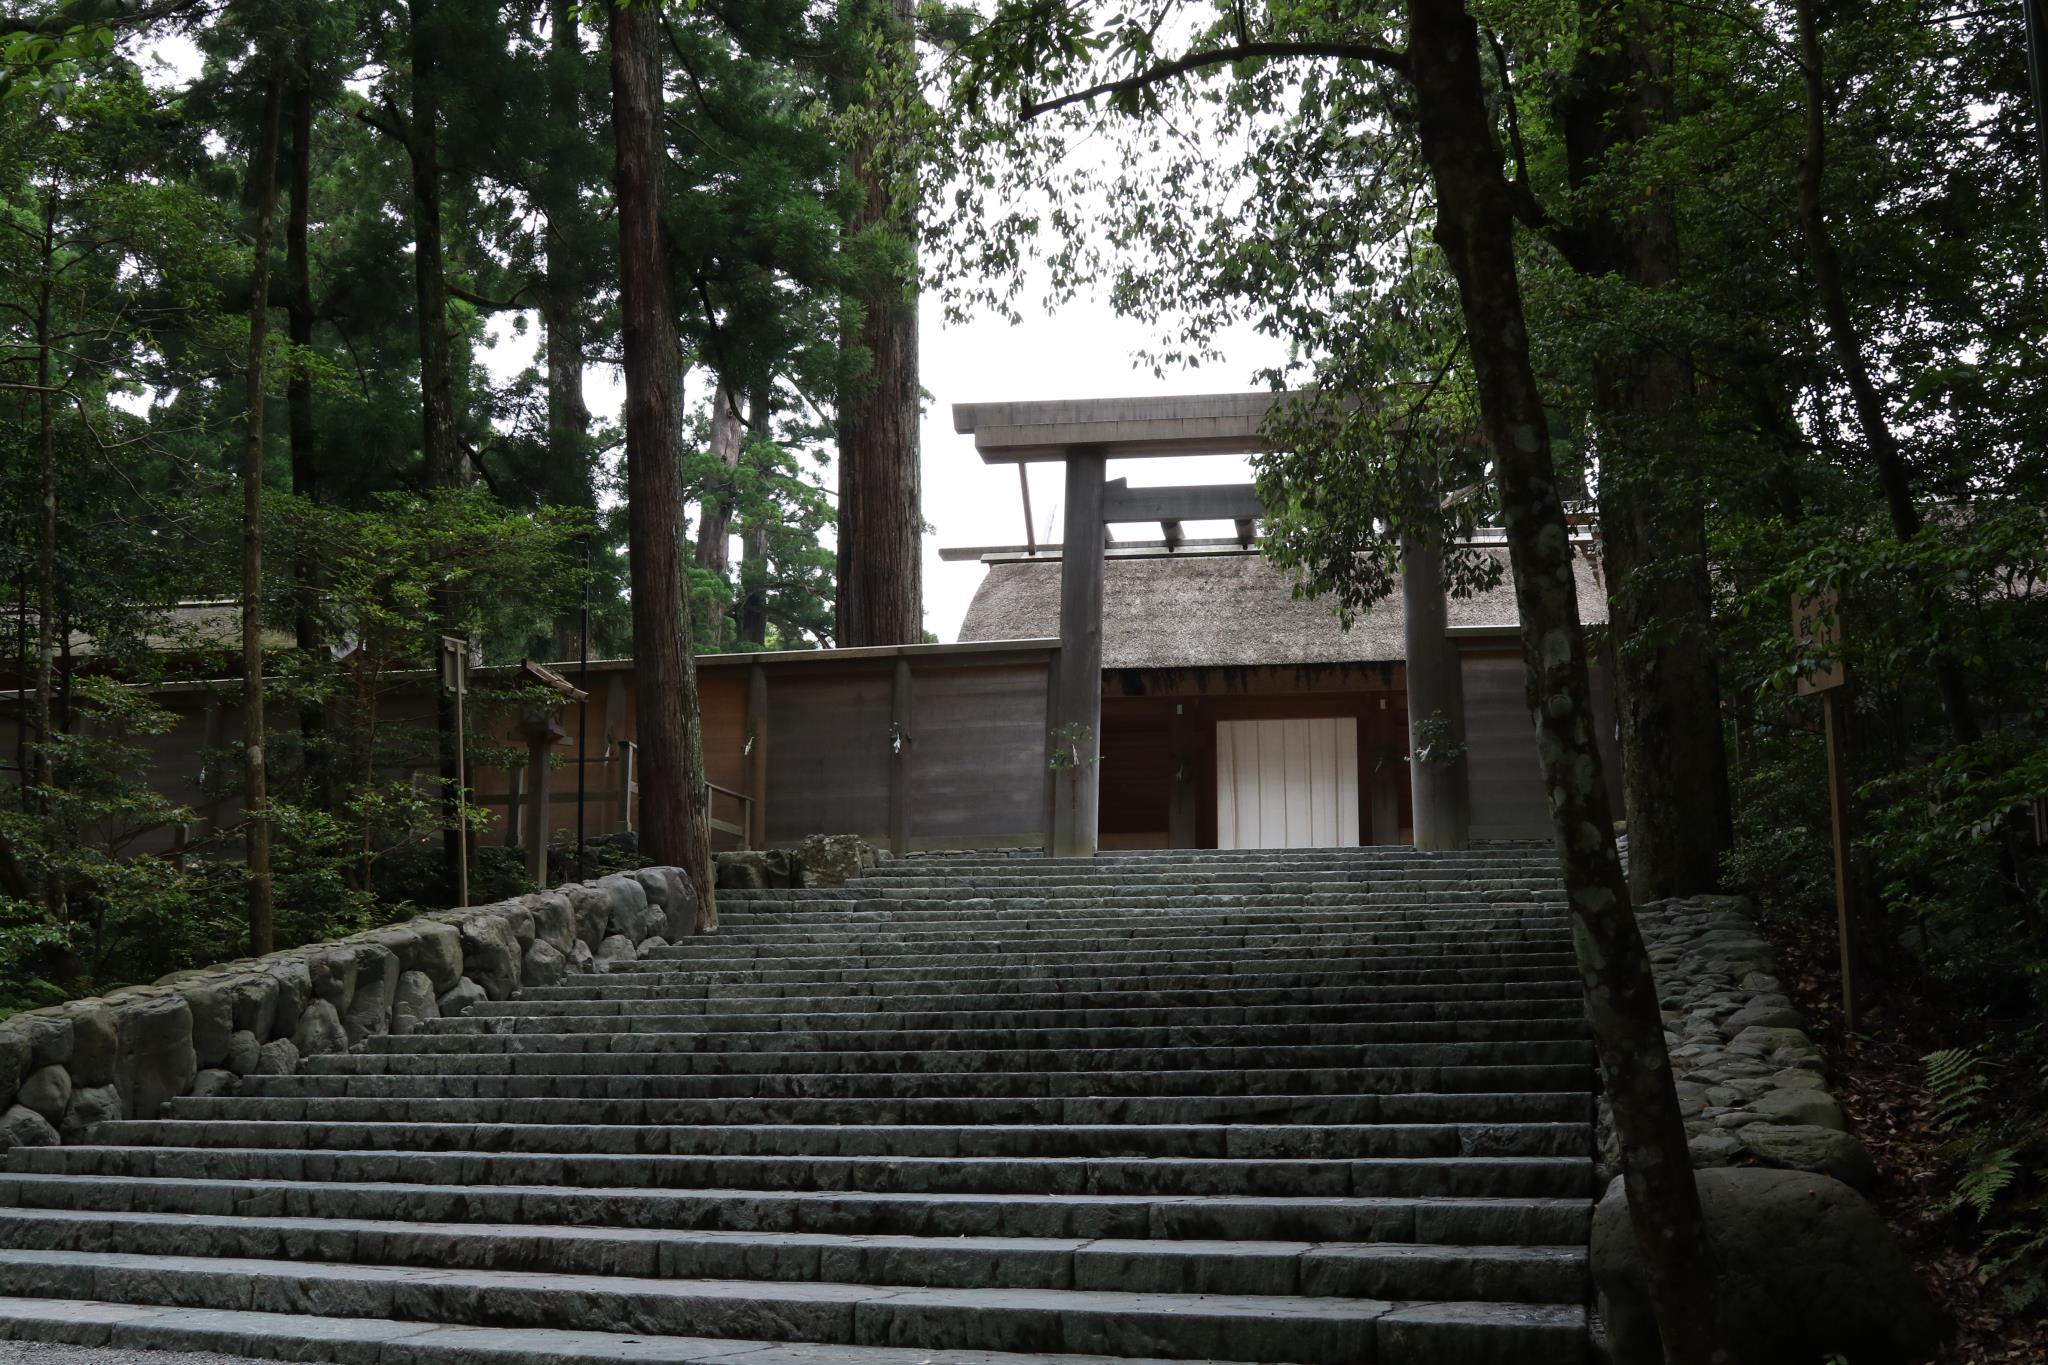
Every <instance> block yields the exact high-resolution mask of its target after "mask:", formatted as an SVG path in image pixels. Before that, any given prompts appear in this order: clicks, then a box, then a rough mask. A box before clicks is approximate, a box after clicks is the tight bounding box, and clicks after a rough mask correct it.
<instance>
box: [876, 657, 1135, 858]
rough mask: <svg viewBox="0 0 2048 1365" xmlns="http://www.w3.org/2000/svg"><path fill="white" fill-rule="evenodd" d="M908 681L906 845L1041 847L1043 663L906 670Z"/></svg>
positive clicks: (1043, 803) (1045, 774) (1044, 777)
mask: <svg viewBox="0 0 2048 1365" xmlns="http://www.w3.org/2000/svg"><path fill="white" fill-rule="evenodd" d="M911 674H912V677H913V679H914V683H913V696H912V703H911V716H912V718H911V724H910V732H911V756H912V757H911V768H910V820H911V825H910V842H911V846H912V847H914V848H956V847H972V846H977V845H978V846H981V847H991V846H995V845H1003V844H1009V845H1018V846H1023V847H1034V846H1036V845H1038V844H1039V843H1041V842H1043V840H1044V836H1045V810H1046V782H1047V780H1048V778H1049V773H1048V771H1047V769H1046V758H1045V732H1046V716H1045V700H1046V670H1045V665H1044V664H1043V663H1042V662H1032V663H1014V662H1011V663H992V664H986V665H980V666H975V665H972V664H970V663H968V662H967V661H965V660H963V661H961V662H959V663H957V664H952V665H950V666H948V667H945V668H926V669H919V668H918V667H917V665H916V664H915V663H913V664H912V666H911ZM1105 804H1106V801H1105Z"/></svg>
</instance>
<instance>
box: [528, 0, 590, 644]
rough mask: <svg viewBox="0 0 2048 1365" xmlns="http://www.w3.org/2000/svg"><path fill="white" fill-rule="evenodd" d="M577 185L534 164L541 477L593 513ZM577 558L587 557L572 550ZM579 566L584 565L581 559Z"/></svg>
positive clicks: (558, 46) (563, 18) (554, 84)
mask: <svg viewBox="0 0 2048 1365" xmlns="http://www.w3.org/2000/svg"><path fill="white" fill-rule="evenodd" d="M576 10H577V5H576V0H549V9H548V46H549V49H550V51H549V54H548V118H549V121H550V122H551V123H552V124H553V126H554V127H555V128H557V129H563V128H577V127H580V126H581V119H582V109H581V106H580V102H579V101H578V99H577V93H576V80H575V72H574V64H575V63H576V62H577V61H578V60H579V59H580V58H581V56H582V53H583V45H582V42H581V39H580V37H579V34H578V29H577V19H576ZM578 189H579V187H578V185H577V184H576V181H575V175H574V171H573V169H572V168H570V167H566V166H552V165H551V166H548V167H544V168H543V169H542V174H541V183H540V195H541V207H542V211H543V212H544V213H545V214H546V217H547V224H546V229H545V230H546V233H547V259H546V275H545V278H544V279H543V280H542V282H541V291H540V315H541V327H542V329H543V330H544V331H545V333H546V335H547V347H546V354H547V371H548V464H549V466H550V469H549V475H548V477H549V481H550V484H551V486H552V487H553V488H554V490H555V496H556V497H557V498H558V499H559V500H560V501H562V502H564V503H567V504H569V505H572V506H575V507H581V508H584V509H586V510H588V511H589V512H591V513H592V514H593V517H594V515H595V513H596V511H597V490H596V488H595V487H594V486H593V483H592V479H591V456H590V405H589V404H588V403H587V402H585V401H584V397H583V370H584V363H585V360H584V357H585V333H584V324H583V306H584V296H585V291H584V288H583V285H582V282H581V276H580V274H579V272H578V269H577V260H576V255H575V253H574V252H573V251H572V250H571V249H570V248H569V247H568V246H567V245H566V243H565V240H564V234H565V233H566V232H567V231H568V230H569V225H570V223H571V221H572V220H573V219H574V218H575V216H576V214H577V212H578V200H577V193H578ZM576 554H577V556H578V561H579V563H581V562H583V561H585V560H587V558H588V556H587V555H585V554H584V551H583V548H582V547H580V546H579V547H578V548H577V550H576ZM586 568H587V565H586ZM583 615H584V614H583V610H582V609H581V608H580V607H579V608H577V609H576V610H573V611H565V612H563V613H562V614H561V615H560V616H558V617H556V618H555V656H556V657H557V658H561V659H573V658H577V657H580V656H581V654H582V652H583V649H584V643H585V642H584V640H583V638H582V636H583V629H584V622H583Z"/></svg>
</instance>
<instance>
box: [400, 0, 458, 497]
mask: <svg viewBox="0 0 2048 1365" xmlns="http://www.w3.org/2000/svg"><path fill="white" fill-rule="evenodd" d="M434 5H435V0H412V34H411V41H412V48H411V60H412V117H411V121H410V125H409V126H408V128H407V130H406V131H407V137H406V154H407V156H408V157H409V159H410V160H411V163H412V234H413V257H412V261H413V306H414V312H415V313H416V314H417V317H418V322H419V331H420V418H421V439H420V450H421V452H422V454H423V455H424V456H425V458H426V483H427V487H429V488H460V487H461V486H462V484H463V482H464V480H463V477H462V473H463V459H462V451H461V448H460V446H459V445H458V444H457V441H456V433H455V381H454V378H453V373H452V369H451V364H450V361H449V350H450V344H449V339H448V279H447V274H446V266H445V264H444V262H443V260H442V250H441V128H440V123H441V99H440V77H441V70H440V34H439V33H438V32H437V31H436V29H437V26H438V23H439V18H438V15H437V14H436V11H435V7H434Z"/></svg>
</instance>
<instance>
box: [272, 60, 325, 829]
mask: <svg viewBox="0 0 2048 1365" xmlns="http://www.w3.org/2000/svg"><path fill="white" fill-rule="evenodd" d="M308 60H309V58H308V56H307V52H306V48H305V45H304V44H300V45H299V48H298V51H297V54H296V58H295V63H294V64H295V66H296V68H297V70H296V71H295V72H294V76H293V80H292V83H291V92H290V94H291V110H290V117H291V130H292V131H291V137H292V155H291V176H292V180H291V191H290V196H289V200H290V202H289V206H288V208H287V210H286V218H285V228H284V279H285V317H286V326H287V328H288V330H289V334H290V336H291V343H292V349H293V351H294V352H295V354H294V357H293V361H292V367H291V373H290V375H289V376H288V377H287V378H286V380H285V391H284V396H285V414H286V416H285V420H286V423H287V425H288V427H289V431H290V436H291V450H292V492H293V493H295V494H297V495H298V496H299V497H302V498H304V499H306V500H307V501H308V502H318V501H319V500H320V457H319V452H318V451H317V450H315V448H314V427H313V371H312V367H311V366H310V365H308V364H307V363H306V362H305V357H306V356H307V355H308V354H310V352H311V350H312V347H313V274H312V262H311V258H310V255H309V253H308V247H307V229H308V225H309V223H310V222H311V219H312V199H313V85H312V72H311V71H310V70H308V69H307V63H308ZM319 608H320V564H319V561H318V559H317V558H316V557H315V556H314V554H313V552H312V551H311V549H310V548H308V547H306V546H303V545H302V546H301V547H299V549H298V550H297V552H296V553H295V554H294V555H293V557H292V636H293V640H294V643H295V644H296V645H297V647H298V649H299V651H300V653H302V654H313V653H315V652H316V651H318V650H319V648H320V625H319ZM326 733H327V713H326V710H325V709H324V708H323V707H322V706H321V704H320V703H319V702H317V701H308V702H307V703H306V704H305V705H304V706H302V707H300V708H299V737H300V741H301V744H302V746H303V749H304V753H305V763H306V772H305V777H304V780H305V785H306V791H307V794H308V795H309V796H310V797H311V798H312V799H313V800H315V801H316V802H317V803H318V804H319V805H320V806H321V808H322V809H324V810H328V811H332V810H333V809H334V805H335V800H336V792H335V784H334V782H333V781H332V764H331V761H330V756H329V755H326V754H324V753H323V752H322V745H323V742H324V738H325V735H326Z"/></svg>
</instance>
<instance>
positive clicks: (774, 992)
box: [0, 846, 1595, 1365]
mask: <svg viewBox="0 0 2048 1365" xmlns="http://www.w3.org/2000/svg"><path fill="white" fill-rule="evenodd" d="M720 903H721V913H722V917H723V921H724V927H723V929H722V930H721V931H720V932H719V933H718V934H717V936H715V937H712V938H700V939H694V940H685V941H684V942H682V943H679V944H677V945H675V946H673V947H672V948H669V949H667V950H664V952H663V954H662V955H660V956H656V957H654V958H650V959H645V960H642V961H639V962H634V963H629V964H622V965H620V966H619V967H617V968H615V969H614V970H612V971H609V972H606V973H603V974H599V975H590V976H583V977H579V978H572V979H571V980H570V981H569V982H568V983H566V984H563V985H559V986H553V987H544V988H535V989H529V990H526V991H524V992H522V993H521V994H520V996H519V997H518V998H517V999H514V1000H510V1001H505V1002H501V1003H495V1004H492V1003H486V1004H482V1005H479V1006H477V1007H475V1008H474V1009H473V1010H472V1011H471V1013H469V1014H468V1015H466V1016H463V1017H460V1018H454V1019H443V1020H439V1021H436V1022H434V1023H432V1024H430V1025H429V1026H428V1028H427V1030H426V1031H424V1032H420V1033H414V1034H409V1035H404V1036H393V1037H376V1038H372V1039H370V1040H368V1041H367V1042H366V1043H365V1045H364V1046H363V1048H362V1049H361V1050H360V1051H357V1052H355V1053H351V1054H345V1055H336V1056H324V1057H318V1058H315V1059H312V1060H311V1061H310V1062H309V1063H307V1065H306V1066H305V1067H304V1069H303V1070H302V1072H301V1073H300V1074H298V1075H293V1076H252V1077H249V1078H246V1079H245V1080H244V1081H243V1082H242V1085H241V1089H240V1092H239V1093H237V1094H234V1095H228V1096H219V1097H214V1098H206V1099H199V1098H186V1099H181V1100H178V1101H176V1102H175V1103H174V1104H173V1105H172V1106H171V1108H170V1109H169V1110H168V1111H167V1114H166V1116H165V1117H162V1118H159V1119H157V1120H153V1121H150V1122H119V1123H109V1124H105V1125H103V1126H102V1127H100V1128H99V1129H98V1130H97V1131H96V1132H95V1133H94V1134H93V1135H92V1141H91V1143H90V1145H82V1146H69V1147H52V1148H28V1149H17V1150H15V1151H14V1152H12V1153H10V1154H9V1155H8V1157H7V1159H6V1170H5V1172H4V1173H0V1336H15V1337H25V1338H30V1339H40V1340H46V1341H72V1342H84V1343H104V1342H113V1343H115V1344H123V1345H132V1346H153V1347H162V1348H179V1349H211V1350H220V1351H226V1352H229V1353H239V1354H247V1355H254V1356H262V1357H266V1358H282V1359H292V1360H319V1361H331V1362H338V1363H339V1365H357V1363H358V1362H360V1363H361V1365H485V1363H486V1362H489V1363H491V1365H515V1363H523V1362H536V1363H537V1362H555V1361H572V1360H574V1361H584V1360H632V1361H693V1362H694V1361H727V1360H734V1361H739V1360H744V1361H745V1362H748V1365H784V1363H787V1365H796V1363H797V1362H826V1361H852V1362H869V1365H911V1363H912V1362H931V1363H932V1365H965V1363H966V1362H969V1361H972V1362H980V1363H981V1365H996V1363H997V1362H1021V1361H1024V1360H1027V1359H1028V1360H1039V1361H1046V1360H1068V1361H1073V1360H1080V1359H1089V1360H1103V1359H1119V1360H1130V1359H1154V1360H1226V1361H1286V1362H1297V1363H1298V1365H1337V1363H1338V1362H1344V1363H1345V1365H1353V1363H1355V1362H1373V1361H1378V1362H1383V1363H1385V1365H1437V1363H1439V1362H1440V1363H1442V1365H1453V1363H1455V1365H1484V1363H1485V1362H1496V1361H1497V1362H1514V1365H1549V1363H1550V1362H1572V1365H1580V1363H1581V1362H1583V1361H1585V1359H1586V1352H1587V1337H1586V1325H1585V1312H1584V1308H1583V1305H1584V1303H1585V1301H1586V1299H1587V1297H1588V1289H1587V1276H1586V1264H1585V1251H1584V1246H1585V1241H1586V1236H1587V1229H1588V1223H1589V1219H1590V1215H1591V1209H1592V1200H1593V1196H1594V1194H1595V1190H1594V1189H1593V1169H1592V1158H1593V1147H1592V1135H1591V1123H1590V1120H1591V1117H1592V1113H1593V1097H1592V1093H1591V1092H1592V1089H1593V1084H1594V1071H1593V1058H1592V1052H1591V1047H1590V1044H1589V1042H1588V1041H1587V1036H1586V1030H1585V1025H1584V1022H1583V1018H1582V1013H1581V1009H1580V1005H1579V991H1578V987H1577V984H1576V977H1575V974H1574V968H1573V965H1572V959H1571V951H1570V944H1569V941H1568V937H1567V933H1566V928H1565V923H1564V917H1563V912H1562V909H1561V891H1560V887H1559V884H1558V881H1557V877H1556V871H1555V864H1554V863H1553V862H1552V861H1551V860H1550V856H1549V854H1548V852H1547V851H1546V850H1539V849H1535V848H1530V847H1513V846H1502V847H1494V848H1484V849H1478V850H1474V851H1471V852H1468V853H1460V854H1442V855H1425V854H1417V853H1414V852H1412V851H1410V850H1407V849H1368V850H1343V851H1327V852H1315V851H1311V852H1292V853H1159V854H1142V855H1139V854H1131V855H1116V856H1105V857H1102V858H1099V859H1095V860H1092V861H1070V860H1056V859H1049V858H1043V857H1021V856H1020V857H989V856H967V855H958V856H928V857H917V858H911V859H906V860H902V861H898V862H892V863H888V864H885V865H884V866H883V867H882V868H881V869H879V870H877V871H876V872H874V873H873V874H871V875H868V876H865V877H863V878H862V879H861V880H860V881H858V882H857V883H855V884H852V885H850V886H848V887H847V888H845V889H842V890H829V891H827V890H806V891H751V892H726V893H722V894H721V896H720Z"/></svg>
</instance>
